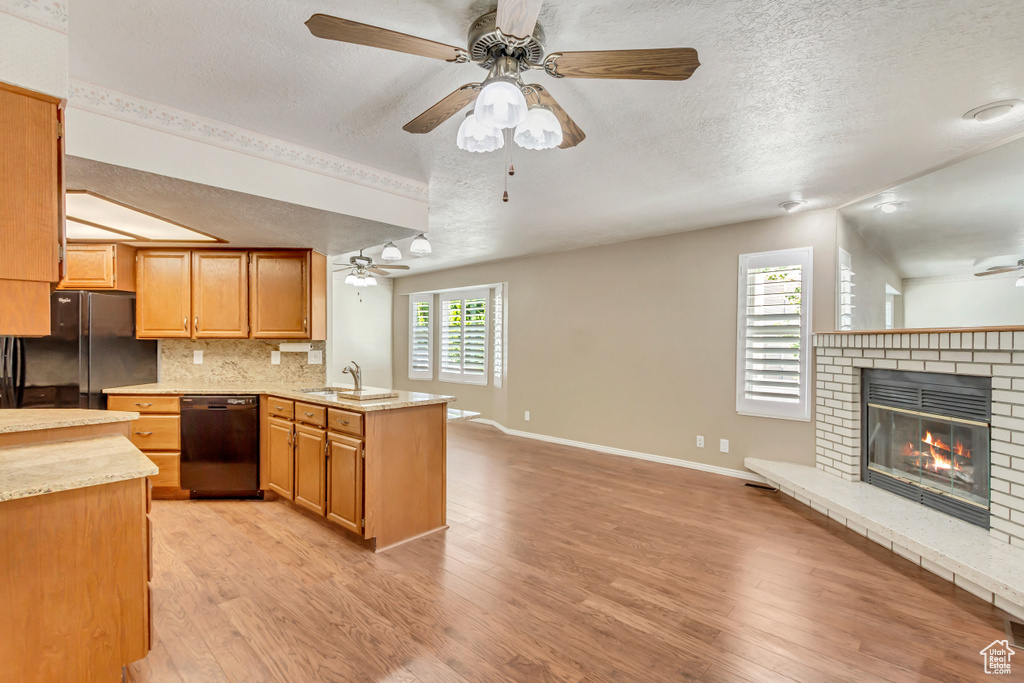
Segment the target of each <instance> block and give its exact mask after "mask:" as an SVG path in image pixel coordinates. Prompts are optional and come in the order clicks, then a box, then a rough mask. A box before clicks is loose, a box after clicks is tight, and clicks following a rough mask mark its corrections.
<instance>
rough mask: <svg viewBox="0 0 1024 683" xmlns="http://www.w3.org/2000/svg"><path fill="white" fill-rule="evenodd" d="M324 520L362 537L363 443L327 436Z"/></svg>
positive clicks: (344, 437)
mask: <svg viewBox="0 0 1024 683" xmlns="http://www.w3.org/2000/svg"><path fill="white" fill-rule="evenodd" d="M327 438H328V442H329V443H328V444H327V473H328V476H327V486H328V491H327V519H328V520H330V521H332V522H334V523H335V524H340V525H341V526H343V527H345V528H346V529H348V530H349V531H351V532H354V533H357V534H359V535H360V536H362V535H363V523H362V522H363V443H362V442H361V441H359V440H357V439H350V438H348V437H346V436H340V435H338V434H333V433H328V435H327Z"/></svg>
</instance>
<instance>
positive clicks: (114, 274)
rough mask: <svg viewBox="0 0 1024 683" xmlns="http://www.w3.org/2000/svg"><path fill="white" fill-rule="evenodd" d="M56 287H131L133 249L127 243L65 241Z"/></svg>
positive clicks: (133, 277)
mask: <svg viewBox="0 0 1024 683" xmlns="http://www.w3.org/2000/svg"><path fill="white" fill-rule="evenodd" d="M65 261H66V264H67V271H68V272H67V274H66V275H65V276H64V279H63V280H61V281H60V284H59V285H58V286H57V289H96V290H119V291H123V292H134V291H135V249H134V248H133V247H130V246H128V245H127V244H69V245H68V246H67V252H66V255H65Z"/></svg>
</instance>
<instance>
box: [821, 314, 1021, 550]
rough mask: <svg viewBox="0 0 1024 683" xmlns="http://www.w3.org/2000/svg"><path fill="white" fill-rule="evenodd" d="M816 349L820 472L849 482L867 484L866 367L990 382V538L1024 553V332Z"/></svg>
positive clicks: (836, 343)
mask: <svg viewBox="0 0 1024 683" xmlns="http://www.w3.org/2000/svg"><path fill="white" fill-rule="evenodd" d="M814 347H815V360H816V371H817V372H816V391H815V402H816V405H815V427H816V462H817V467H818V469H820V470H822V471H824V472H827V473H829V474H832V475H835V476H837V477H842V478H843V479H846V480H848V481H860V480H861V479H862V467H863V461H862V458H863V455H864V449H863V447H864V443H863V441H864V429H865V421H866V420H867V415H865V414H864V408H863V406H864V400H863V399H864V396H862V387H861V375H862V370H863V369H865V368H869V369H878V370H892V371H905V372H907V373H936V374H939V375H951V376H955V375H959V376H973V377H983V378H990V379H991V429H990V453H989V457H990V459H991V461H990V481H989V485H990V489H991V490H990V492H989V495H990V497H991V501H990V510H989V512H990V516H989V525H990V530H989V534H990V535H991V537H992V538H993V539H996V540H999V541H1002V542H1005V543H1008V544H1010V545H1012V546H1017V547H1022V548H1024V331H1020V330H983V331H970V332H965V331H942V330H938V331H927V332H905V333H904V332H893V333H879V332H875V333H838V334H818V335H814ZM908 376H909V375H908ZM922 440H923V439H915V442H919V441H922ZM929 446H930V444H929ZM915 447H916V448H918V449H920V451H919V452H927V451H928V450H929V448H927V447H923V446H920V444H919V443H915ZM938 452H939V453H941V452H942V451H941V450H940V451H938ZM981 476H983V475H982V474H981V473H979V474H978V477H981Z"/></svg>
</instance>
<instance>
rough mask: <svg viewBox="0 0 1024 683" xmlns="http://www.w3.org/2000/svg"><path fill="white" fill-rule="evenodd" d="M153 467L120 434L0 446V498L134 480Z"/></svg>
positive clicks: (155, 468)
mask: <svg viewBox="0 0 1024 683" xmlns="http://www.w3.org/2000/svg"><path fill="white" fill-rule="evenodd" d="M18 412H23V411H18ZM128 414H130V413H128ZM158 471H159V470H158V469H157V466H156V465H154V464H153V463H152V462H151V461H150V460H149V458H147V457H146V456H144V455H143V454H142V451H140V450H139V449H138V448H136V447H135V446H134V445H132V442H131V441H129V440H128V439H127V438H126V437H124V436H121V435H120V434H110V435H107V436H96V437H92V438H88V439H75V440H72V441H57V442H50V443H41V444H29V445H25V446H11V447H8V448H0V501H5V500H16V499H18V498H28V497H29V496H40V495H43V494H46V493H54V492H56V491H69V490H71V489H81V488H85V487H87V486H97V485H99V484H109V483H111V482H115V481H125V480H127V479H138V478H139V477H148V476H150V475H152V474H156V473H157V472H158Z"/></svg>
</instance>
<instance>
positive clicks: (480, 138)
mask: <svg viewBox="0 0 1024 683" xmlns="http://www.w3.org/2000/svg"><path fill="white" fill-rule="evenodd" d="M455 144H457V145H458V146H459V149H464V150H466V151H467V152H493V151H494V150H496V149H501V148H502V147H504V146H505V136H504V135H502V134H501V131H500V130H498V129H497V128H493V127H489V126H485V125H483V124H482V123H480V120H479V119H477V118H476V116H475V115H474V113H473V112H469V113H468V114H467V115H466V118H465V119H463V121H462V125H461V126H459V133H458V136H457V137H456V138H455Z"/></svg>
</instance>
